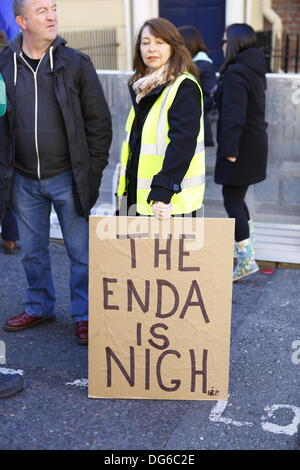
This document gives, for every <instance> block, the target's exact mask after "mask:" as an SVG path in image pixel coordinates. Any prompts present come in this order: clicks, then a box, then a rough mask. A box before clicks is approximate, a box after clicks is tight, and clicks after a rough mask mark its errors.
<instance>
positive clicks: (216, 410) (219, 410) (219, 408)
mask: <svg viewBox="0 0 300 470" xmlns="http://www.w3.org/2000/svg"><path fill="white" fill-rule="evenodd" d="M227 404H228V401H226V400H219V401H218V402H217V404H216V405H215V406H214V407H213V409H212V410H211V412H210V415H209V419H210V421H212V422H214V423H218V422H219V423H224V424H230V425H232V426H239V427H240V426H254V424H253V423H248V422H247V421H244V422H242V421H234V420H233V419H231V418H225V417H223V416H222V414H223V412H224V411H225V408H226V406H227Z"/></svg>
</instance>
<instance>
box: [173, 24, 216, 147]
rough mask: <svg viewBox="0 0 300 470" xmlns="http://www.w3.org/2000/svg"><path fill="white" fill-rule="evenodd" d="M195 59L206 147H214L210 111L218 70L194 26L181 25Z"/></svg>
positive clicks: (185, 41)
mask: <svg viewBox="0 0 300 470" xmlns="http://www.w3.org/2000/svg"><path fill="white" fill-rule="evenodd" d="M178 31H179V32H180V34H181V36H182V37H183V40H184V43H185V46H186V48H187V49H188V51H189V52H190V54H191V56H192V58H193V61H194V62H195V64H196V65H197V67H198V70H199V75H200V84H201V88H202V91H203V98H204V140H205V146H206V147H214V145H215V144H214V139H213V133H212V129H211V117H210V112H211V111H212V109H213V107H214V100H213V91H214V90H215V88H216V85H217V77H216V70H215V66H214V64H213V61H212V60H211V58H210V57H209V56H208V54H207V53H208V49H207V46H206V44H205V42H204V40H203V38H202V36H201V34H200V32H199V31H198V29H197V28H195V27H194V26H181V27H180V28H178Z"/></svg>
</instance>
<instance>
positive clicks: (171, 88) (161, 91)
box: [117, 18, 205, 219]
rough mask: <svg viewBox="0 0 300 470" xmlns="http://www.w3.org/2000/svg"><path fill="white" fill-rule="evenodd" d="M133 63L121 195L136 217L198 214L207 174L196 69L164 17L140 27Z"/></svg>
mask: <svg viewBox="0 0 300 470" xmlns="http://www.w3.org/2000/svg"><path fill="white" fill-rule="evenodd" d="M133 65H134V75H133V76H132V77H131V79H130V81H129V90H130V94H131V98H132V108H131V110H130V113H129V116H128V119H127V123H126V128H125V130H126V139H125V141H124V142H123V146H122V152H121V171H120V179H119V184H118V190H117V195H118V196H119V197H122V196H125V195H126V197H127V200H128V207H129V208H130V207H132V206H135V205H136V210H135V211H134V212H137V214H143V215H155V216H156V217H157V218H159V219H163V218H168V217H170V216H171V215H173V214H188V213H193V212H194V211H196V210H197V209H199V208H200V207H201V205H202V200H203V194H204V174H205V161H204V128H203V112H202V111H203V110H202V92H201V88H200V86H199V83H198V81H197V78H196V77H197V68H196V66H195V65H194V64H193V62H192V59H191V56H190V54H189V52H188V51H187V49H186V48H185V46H184V43H183V39H182V37H181V36H180V34H179V32H178V31H177V29H176V28H175V26H174V25H173V24H172V23H171V22H169V21H168V20H165V19H163V18H153V19H151V20H148V21H146V22H145V23H144V24H143V26H142V27H141V29H140V31H139V34H138V37H137V41H136V45H135V54H134V63H133ZM123 200H124V198H123ZM131 214H132V212H131Z"/></svg>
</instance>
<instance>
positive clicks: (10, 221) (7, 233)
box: [1, 211, 19, 242]
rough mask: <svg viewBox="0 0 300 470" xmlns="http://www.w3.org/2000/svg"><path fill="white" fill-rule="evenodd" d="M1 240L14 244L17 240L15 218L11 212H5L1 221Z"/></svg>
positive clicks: (17, 233)
mask: <svg viewBox="0 0 300 470" xmlns="http://www.w3.org/2000/svg"><path fill="white" fill-rule="evenodd" d="M1 226H2V240H5V241H7V242H15V241H17V240H19V232H18V226H17V221H16V218H15V216H14V214H13V212H12V211H7V212H6V213H5V215H4V217H3V219H2V223H1Z"/></svg>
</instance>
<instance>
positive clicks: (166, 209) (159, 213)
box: [152, 201, 173, 220]
mask: <svg viewBox="0 0 300 470" xmlns="http://www.w3.org/2000/svg"><path fill="white" fill-rule="evenodd" d="M172 207H173V206H172V204H171V203H170V204H165V203H164V202H161V201H155V202H154V203H153V204H152V212H153V215H154V216H155V217H156V218H157V219H159V220H163V219H169V218H170V217H171V211H172Z"/></svg>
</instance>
